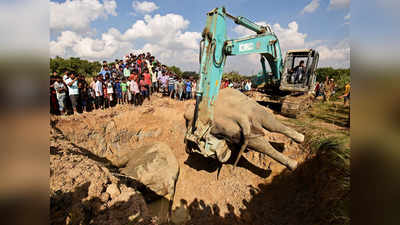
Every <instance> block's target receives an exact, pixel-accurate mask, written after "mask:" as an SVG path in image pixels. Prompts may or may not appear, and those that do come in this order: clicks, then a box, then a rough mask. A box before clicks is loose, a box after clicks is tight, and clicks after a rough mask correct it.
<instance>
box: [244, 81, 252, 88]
mask: <svg viewBox="0 0 400 225" xmlns="http://www.w3.org/2000/svg"><path fill="white" fill-rule="evenodd" d="M244 90H245V91H251V82H250V80H247V81H246V85H245V86H244Z"/></svg>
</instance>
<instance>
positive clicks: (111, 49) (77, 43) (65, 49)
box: [50, 28, 132, 60]
mask: <svg viewBox="0 0 400 225" xmlns="http://www.w3.org/2000/svg"><path fill="white" fill-rule="evenodd" d="M113 32H115V29H113V28H112V29H110V30H109V31H108V32H107V33H104V34H102V36H101V39H93V38H90V37H84V36H83V35H81V34H78V33H76V32H73V31H63V32H61V34H60V36H58V38H57V40H55V41H51V42H50V55H51V56H63V57H68V56H74V57H81V58H86V59H96V60H98V59H110V58H113V57H114V56H116V55H117V54H123V53H124V52H125V51H129V50H130V49H131V48H132V44H131V43H129V42H121V41H118V40H116V39H115V36H114V33H113Z"/></svg>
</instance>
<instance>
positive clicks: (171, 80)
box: [168, 75, 175, 98]
mask: <svg viewBox="0 0 400 225" xmlns="http://www.w3.org/2000/svg"><path fill="white" fill-rule="evenodd" d="M174 88H175V78H174V76H173V75H170V76H169V78H168V95H169V97H170V98H173V94H175V91H174Z"/></svg>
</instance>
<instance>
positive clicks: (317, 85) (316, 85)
mask: <svg viewBox="0 0 400 225" xmlns="http://www.w3.org/2000/svg"><path fill="white" fill-rule="evenodd" d="M320 88H321V86H320V84H319V82H318V81H317V83H316V84H315V89H314V92H315V97H314V100H315V99H317V98H318V96H319V95H320V91H321V89H320Z"/></svg>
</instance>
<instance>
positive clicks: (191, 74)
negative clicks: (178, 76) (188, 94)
mask: <svg viewBox="0 0 400 225" xmlns="http://www.w3.org/2000/svg"><path fill="white" fill-rule="evenodd" d="M199 77H200V75H199V74H198V73H196V72H194V71H185V72H183V73H182V78H183V79H189V78H192V79H196V80H197V79H199Z"/></svg>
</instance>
